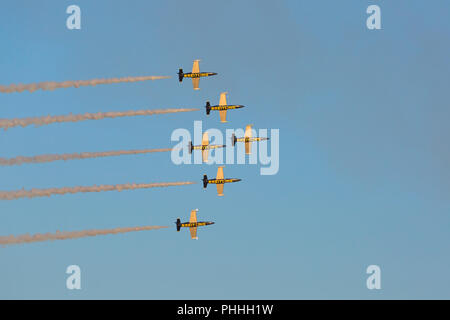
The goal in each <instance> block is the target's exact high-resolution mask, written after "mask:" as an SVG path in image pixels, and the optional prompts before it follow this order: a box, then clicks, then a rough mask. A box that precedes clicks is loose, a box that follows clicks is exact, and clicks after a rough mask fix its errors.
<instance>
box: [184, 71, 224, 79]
mask: <svg viewBox="0 0 450 320" xmlns="http://www.w3.org/2000/svg"><path fill="white" fill-rule="evenodd" d="M215 75H217V73H215V72H197V73H192V72H189V73H183V77H184V78H201V77H210V76H215Z"/></svg>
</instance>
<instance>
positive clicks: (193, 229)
mask: <svg viewBox="0 0 450 320" xmlns="http://www.w3.org/2000/svg"><path fill="white" fill-rule="evenodd" d="M199 61H200V60H194V64H193V65H192V72H190V73H184V72H183V69H181V68H180V69H179V71H178V80H179V82H182V81H183V79H184V78H191V79H192V85H193V87H194V90H199V89H200V88H199V84H200V78H201V77H209V76H213V75H217V73H215V72H200V67H199ZM227 94H228V93H227V92H222V93H221V94H220V100H219V104H218V105H211V103H210V102H209V101H207V102H206V106H205V108H206V115H209V114H210V113H211V111H219V116H220V122H222V123H225V122H227V111H228V110H233V109H240V108H244V106H243V105H237V104H227ZM252 126H253V125H251V124H249V125H247V126H246V128H245V133H244V137H239V138H238V137H236V136H235V134H232V136H231V145H232V146H233V147H234V146H235V145H236V143H238V142H243V143H244V144H245V153H246V154H247V155H249V154H251V148H252V142H257V141H264V140H269V138H263V137H253V134H252ZM224 147H226V145H213V144H210V142H209V136H208V132H204V133H203V136H202V144H201V145H194V144H193V143H192V141H189V145H188V150H189V154H192V152H193V151H194V150H201V151H202V161H203V162H208V156H209V150H212V149H218V148H224ZM223 168H224V167H223V166H220V167H218V168H217V174H216V178H215V179H208V176H207V175H206V174H205V175H203V179H202V181H203V188H204V189H206V188H207V186H208V184H215V185H216V188H217V195H218V196H223V195H224V193H223V189H224V185H225V183H233V182H239V181H241V179H237V178H224V174H223ZM197 211H198V209H195V210H192V211H191V216H190V219H189V222H181V220H180V218H178V219H177V221H176V222H175V224H176V227H177V231H180V230H181V228H184V227H186V228H189V230H190V234H191V239H198V237H197V227H200V226H208V225H211V224H214V222H212V221H197Z"/></svg>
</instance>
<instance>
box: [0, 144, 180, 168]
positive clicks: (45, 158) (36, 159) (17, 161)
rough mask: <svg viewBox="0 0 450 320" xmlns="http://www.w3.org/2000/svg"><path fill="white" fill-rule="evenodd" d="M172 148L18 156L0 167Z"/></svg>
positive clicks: (4, 159) (1, 159)
mask: <svg viewBox="0 0 450 320" xmlns="http://www.w3.org/2000/svg"><path fill="white" fill-rule="evenodd" d="M171 150H172V148H166V149H141V150H119V151H105V152H81V153H64V154H43V155H38V156H33V157H24V156H18V157H15V158H0V165H1V166H13V165H21V164H24V163H44V162H52V161H58V160H64V161H65V160H76V159H89V158H100V157H112V156H121V155H128V154H145V153H154V152H168V151H171Z"/></svg>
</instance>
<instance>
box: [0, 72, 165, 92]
mask: <svg viewBox="0 0 450 320" xmlns="http://www.w3.org/2000/svg"><path fill="white" fill-rule="evenodd" d="M168 78H170V76H145V77H122V78H111V79H92V80H76V81H63V82H55V81H45V82H38V83H30V84H21V83H19V84H10V85H9V86H3V85H0V92H2V93H11V92H22V91H29V92H34V91H36V90H39V89H41V90H54V89H59V88H70V87H74V88H79V87H83V86H96V85H98V84H110V83H120V82H137V81H148V80H159V79H168Z"/></svg>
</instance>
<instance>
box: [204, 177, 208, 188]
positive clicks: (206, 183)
mask: <svg viewBox="0 0 450 320" xmlns="http://www.w3.org/2000/svg"><path fill="white" fill-rule="evenodd" d="M207 186H208V176H207V175H206V174H204V175H203V188H206V187H207Z"/></svg>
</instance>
